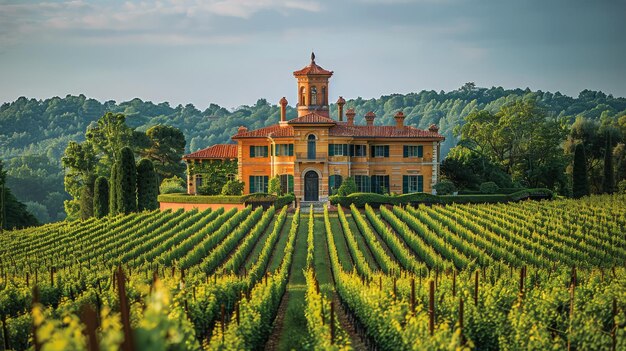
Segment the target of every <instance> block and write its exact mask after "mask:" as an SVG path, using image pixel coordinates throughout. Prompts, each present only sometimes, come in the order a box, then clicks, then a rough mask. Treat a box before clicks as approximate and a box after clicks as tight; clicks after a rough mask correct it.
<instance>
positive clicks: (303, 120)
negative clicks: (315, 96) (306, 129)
mask: <svg viewBox="0 0 626 351" xmlns="http://www.w3.org/2000/svg"><path fill="white" fill-rule="evenodd" d="M287 123H289V124H310V123H315V124H317V123H321V124H336V123H337V121H335V120H334V119H332V118H328V117H326V116H322V115H318V114H317V113H315V112H311V113H309V114H306V115H304V116H302V117H298V118H294V119H291V120H289V121H287Z"/></svg>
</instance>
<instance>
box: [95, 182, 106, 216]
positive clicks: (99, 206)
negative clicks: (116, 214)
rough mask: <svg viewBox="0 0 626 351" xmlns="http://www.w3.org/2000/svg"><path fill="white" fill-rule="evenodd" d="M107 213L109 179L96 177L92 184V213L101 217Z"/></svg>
mask: <svg viewBox="0 0 626 351" xmlns="http://www.w3.org/2000/svg"><path fill="white" fill-rule="evenodd" d="M108 214H109V181H108V180H107V179H106V178H105V177H98V179H96V183H95V184H94V186H93V215H94V216H95V217H96V218H102V217H104V216H106V215H108Z"/></svg>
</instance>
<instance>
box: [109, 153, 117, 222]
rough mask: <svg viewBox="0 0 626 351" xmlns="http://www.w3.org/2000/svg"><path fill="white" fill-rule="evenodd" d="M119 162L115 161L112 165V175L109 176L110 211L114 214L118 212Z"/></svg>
mask: <svg viewBox="0 0 626 351" xmlns="http://www.w3.org/2000/svg"><path fill="white" fill-rule="evenodd" d="M118 168H119V164H118V163H117V162H115V163H113V166H111V177H110V178H109V213H110V214H111V215H112V216H115V215H116V214H118V213H119V212H118V210H117V169H118Z"/></svg>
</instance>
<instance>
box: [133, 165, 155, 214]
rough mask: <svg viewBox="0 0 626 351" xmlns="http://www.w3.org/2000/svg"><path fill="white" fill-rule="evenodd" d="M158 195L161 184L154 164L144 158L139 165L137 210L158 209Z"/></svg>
mask: <svg viewBox="0 0 626 351" xmlns="http://www.w3.org/2000/svg"><path fill="white" fill-rule="evenodd" d="M158 195H159V184H158V181H157V174H156V172H155V171H154V164H153V163H152V161H150V160H148V159H145V158H144V159H142V160H141V161H139V164H138V165H137V210H138V211H143V210H156V209H157V208H158V207H159V203H158V201H157V197H158Z"/></svg>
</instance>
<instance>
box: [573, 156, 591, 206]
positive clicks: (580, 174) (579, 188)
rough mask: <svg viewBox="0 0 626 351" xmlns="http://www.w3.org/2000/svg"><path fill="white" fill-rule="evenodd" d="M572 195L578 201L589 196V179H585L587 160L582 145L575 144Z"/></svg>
mask: <svg viewBox="0 0 626 351" xmlns="http://www.w3.org/2000/svg"><path fill="white" fill-rule="evenodd" d="M572 176H573V179H572V180H573V184H572V194H573V195H574V198H576V199H579V198H581V197H583V196H587V195H589V178H588V177H587V158H586V156H585V147H584V146H583V144H577V145H576V150H575V151H574V170H573V174H572Z"/></svg>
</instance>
